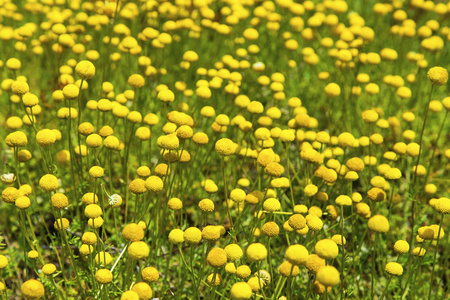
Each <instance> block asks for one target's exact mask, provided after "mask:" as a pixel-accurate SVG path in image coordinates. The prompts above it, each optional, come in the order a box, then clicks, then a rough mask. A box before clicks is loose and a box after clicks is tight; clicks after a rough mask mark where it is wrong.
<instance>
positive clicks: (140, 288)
mask: <svg viewBox="0 0 450 300" xmlns="http://www.w3.org/2000/svg"><path fill="white" fill-rule="evenodd" d="M131 290H132V291H134V292H136V293H137V294H138V295H139V300H141V299H142V300H150V299H152V297H153V290H152V288H151V287H150V286H149V285H148V284H147V283H145V282H138V283H136V284H135V285H133V287H132V289H131Z"/></svg>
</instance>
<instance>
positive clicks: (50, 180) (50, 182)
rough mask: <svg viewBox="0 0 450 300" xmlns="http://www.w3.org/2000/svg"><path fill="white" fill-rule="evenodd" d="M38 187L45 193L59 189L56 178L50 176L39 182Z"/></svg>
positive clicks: (47, 175) (43, 177)
mask: <svg viewBox="0 0 450 300" xmlns="http://www.w3.org/2000/svg"><path fill="white" fill-rule="evenodd" d="M39 186H40V188H41V189H43V190H44V191H46V192H52V191H55V190H56V189H57V188H58V187H59V182H58V178H56V176H55V175H52V174H46V175H44V176H42V177H41V179H40V180H39Z"/></svg>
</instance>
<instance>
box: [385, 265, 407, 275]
mask: <svg viewBox="0 0 450 300" xmlns="http://www.w3.org/2000/svg"><path fill="white" fill-rule="evenodd" d="M385 270H386V272H387V273H388V274H389V275H392V276H400V275H402V274H403V267H402V266H401V265H400V264H399V263H396V262H388V263H387V264H386V267H385Z"/></svg>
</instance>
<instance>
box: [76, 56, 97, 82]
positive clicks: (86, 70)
mask: <svg viewBox="0 0 450 300" xmlns="http://www.w3.org/2000/svg"><path fill="white" fill-rule="evenodd" d="M75 73H76V74H77V76H78V77H80V78H81V79H84V80H88V79H91V78H92V77H94V75H95V66H94V64H93V63H91V62H90V61H88V60H82V61H80V62H79V63H78V64H77V65H76V67H75Z"/></svg>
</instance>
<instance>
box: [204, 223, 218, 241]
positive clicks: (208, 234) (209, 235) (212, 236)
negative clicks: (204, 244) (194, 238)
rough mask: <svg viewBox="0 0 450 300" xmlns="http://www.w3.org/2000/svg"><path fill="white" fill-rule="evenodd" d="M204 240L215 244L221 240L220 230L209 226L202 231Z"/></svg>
mask: <svg viewBox="0 0 450 300" xmlns="http://www.w3.org/2000/svg"><path fill="white" fill-rule="evenodd" d="M202 238H203V239H205V240H207V241H210V242H213V241H217V240H218V239H220V229H219V228H218V227H217V226H213V225H208V226H206V227H205V228H203V230H202Z"/></svg>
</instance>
